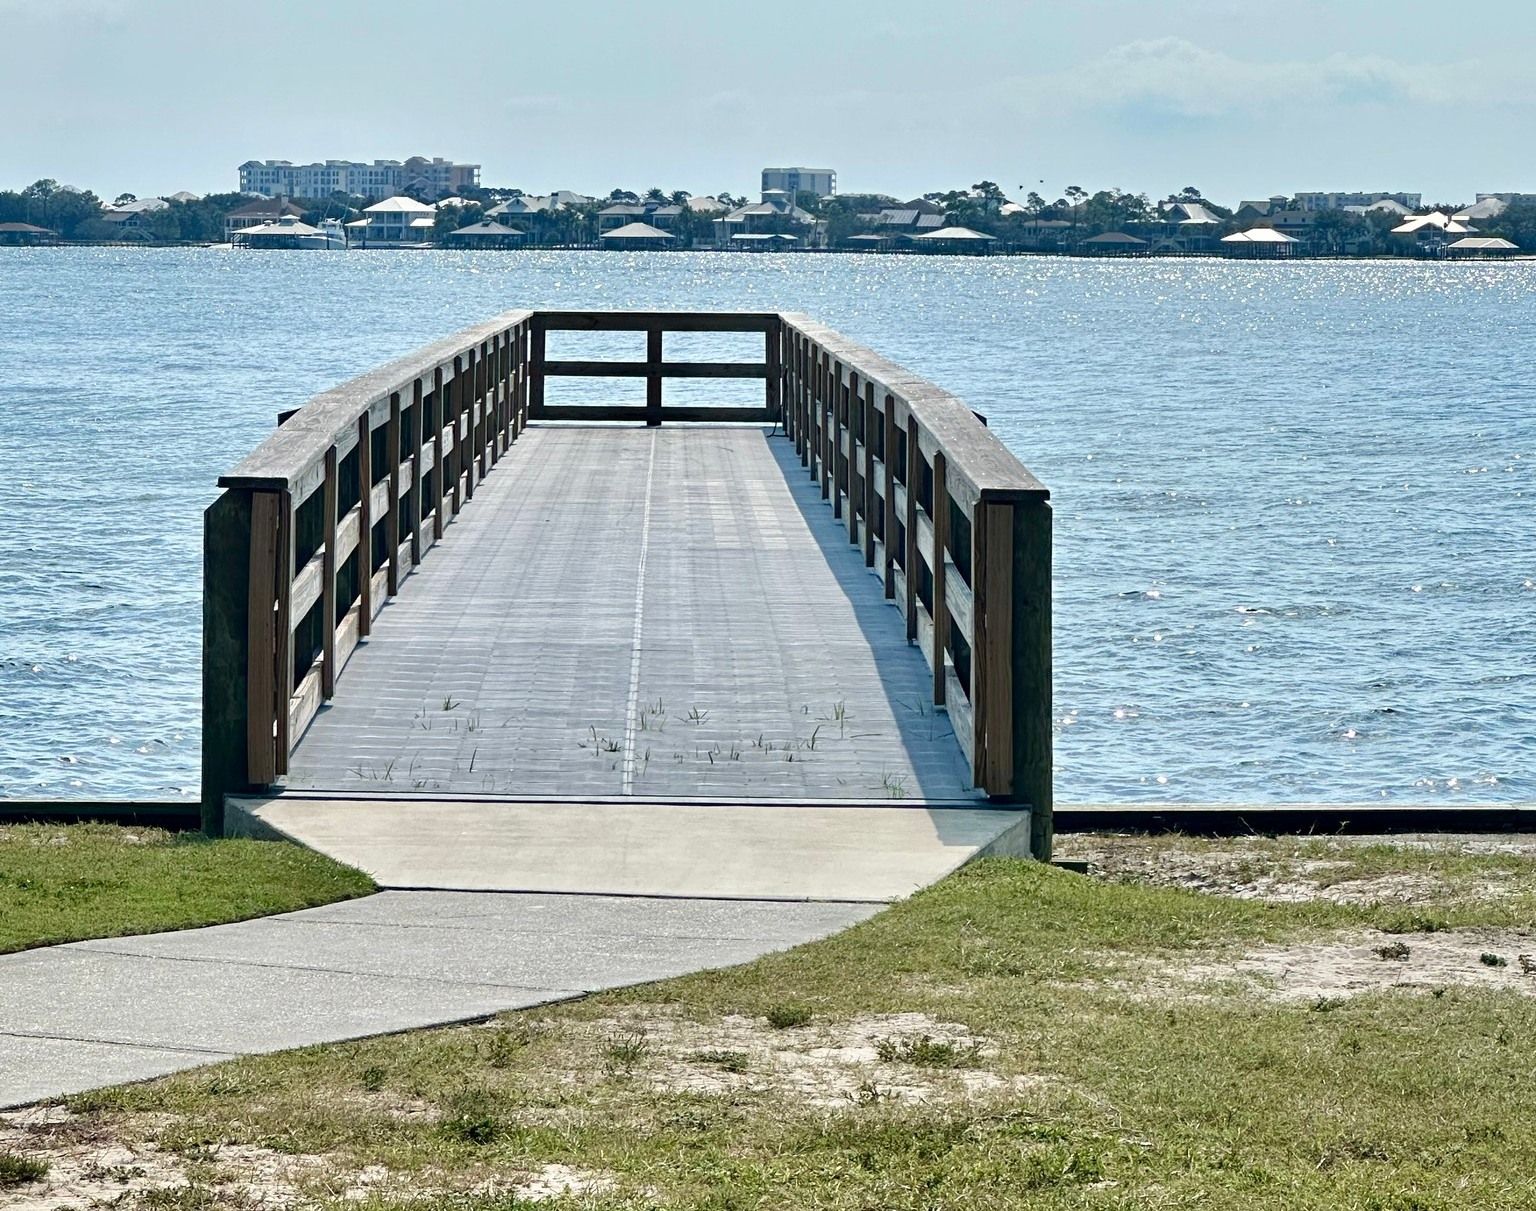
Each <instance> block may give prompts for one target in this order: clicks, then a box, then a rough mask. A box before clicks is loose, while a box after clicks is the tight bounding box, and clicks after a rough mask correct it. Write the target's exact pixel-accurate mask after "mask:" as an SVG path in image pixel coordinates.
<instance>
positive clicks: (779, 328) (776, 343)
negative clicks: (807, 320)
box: [763, 319, 789, 432]
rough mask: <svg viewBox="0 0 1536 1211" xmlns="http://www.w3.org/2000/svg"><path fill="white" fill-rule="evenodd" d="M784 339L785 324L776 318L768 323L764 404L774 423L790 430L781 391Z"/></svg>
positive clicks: (765, 351)
mask: <svg viewBox="0 0 1536 1211" xmlns="http://www.w3.org/2000/svg"><path fill="white" fill-rule="evenodd" d="M782 340H783V325H782V323H781V322H780V321H779V320H777V319H775V320H774V321H773V322H772V323H771V324H769V325H768V331H767V333H766V334H765V335H764V337H763V360H764V361H765V362H766V363H767V365H768V378H767V380H766V381H765V382H764V384H763V406H764V407H766V408H767V409H768V411H769V412H770V413H771V414H772V416H773V421H774V423H775V424H777V425H784V428H785V432H788V431H789V430H788V426H787V425H785V423H784V413H783V410H782V408H781V406H780V400H781V399H782V398H783V395H782V393H781V391H780V387H781V386H782V384H781V383H780V382H779V376H780V375H781V374H782V373H783V357H782V345H781V341H782Z"/></svg>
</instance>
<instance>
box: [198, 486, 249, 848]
mask: <svg viewBox="0 0 1536 1211" xmlns="http://www.w3.org/2000/svg"><path fill="white" fill-rule="evenodd" d="M250 550H251V493H250V492H247V491H244V490H240V489H230V490H229V491H227V492H225V493H223V494H222V495H221V496H220V497H219V498H218V499H217V500H215V501H214V502H213V504H211V505H209V506H208V508H207V510H206V511H205V512H204V513H203V769H202V819H203V831H204V832H205V833H207V834H208V835H209V836H210V837H219V836H223V834H224V796H225V795H227V794H230V793H232V792H235V791H240V790H244V789H246V787H247V768H248V765H249V748H248V743H247V739H248V738H247V725H246V699H247V695H248V692H249V690H248V681H247V667H248V665H249V661H250V646H249V645H250V629H251V618H250V600H251V581H250V576H251V555H250Z"/></svg>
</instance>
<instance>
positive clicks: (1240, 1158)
mask: <svg viewBox="0 0 1536 1211" xmlns="http://www.w3.org/2000/svg"><path fill="white" fill-rule="evenodd" d="M1062 850H1063V852H1064V853H1068V854H1072V853H1074V852H1075V853H1076V854H1077V855H1078V856H1082V857H1087V858H1089V859H1090V860H1091V862H1092V863H1093V868H1094V869H1095V870H1096V871H1098V872H1101V873H1102V875H1103V876H1104V877H1100V876H1099V875H1098V874H1096V875H1094V876H1091V877H1084V876H1081V875H1075V874H1070V873H1067V872H1064V871H1061V870H1055V869H1050V868H1046V867H1042V866H1038V865H1031V864H1025V863H1016V862H1009V861H989V862H984V863H980V864H978V865H976V866H974V867H971V868H968V869H966V870H964V871H962V872H961V873H959V874H958V875H956V876H954V877H952V878H950V879H949V880H947V881H945V882H944V883H942V884H940V885H938V886H936V887H934V888H932V889H931V890H929V891H927V892H924V893H922V894H920V895H918V896H916V897H914V898H913V899H911V900H909V901H907V902H904V903H902V904H900V905H898V906H896V907H894V908H892V909H891V910H890V911H888V912H886V913H884V914H882V915H880V916H878V917H876V918H873V919H872V920H870V921H869V922H868V923H866V924H864V925H861V926H859V927H856V928H854V929H852V930H850V931H848V932H847V933H844V934H842V935H839V936H837V937H835V938H832V939H829V940H826V941H823V942H819V943H815V944H812V945H809V946H804V947H801V948H799V949H797V950H794V951H791V952H788V953H785V954H781V955H776V956H772V957H769V958H766V959H763V960H760V961H758V962H755V963H752V964H749V965H747V966H744V967H739V968H736V969H733V970H729V971H724V972H714V973H706V974H701V975H697V976H691V977H687V978H684V979H679V980H672V981H668V982H666V983H661V984H654V985H650V986H645V987H640V988H635V989H631V990H628V991H624V992H620V993H612V994H606V995H602V996H597V997H593V998H590V999H589V1000H587V1001H584V1002H581V1003H577V1004H571V1005H567V1006H563V1007H559V1008H555V1009H550V1010H543V1011H536V1012H532V1013H526V1014H516V1015H506V1016H503V1017H501V1018H498V1019H495V1020H493V1021H491V1022H489V1023H487V1024H484V1025H479V1026H470V1027H461V1028H454V1029H445V1030H436V1031H427V1032H420V1033H416V1034H411V1035H404V1036H398V1037H394V1038H387V1039H378V1040H374V1041H369V1042H362V1043H356V1044H348V1045H344V1046H333V1047H324V1048H313V1049H308V1050H304V1051H299V1052H291V1053H287V1054H283V1055H278V1056H272V1057H267V1058H261V1059H250V1060H242V1061H239V1062H235V1063H231V1064H227V1065H223V1066H221V1067H218V1068H213V1069H206V1070H202V1071H197V1072H190V1073H185V1074H182V1075H180V1076H176V1077H173V1078H170V1079H166V1080H162V1081H159V1082H156V1083H154V1084H151V1085H147V1086H139V1087H133V1088H125V1089H119V1090H111V1091H106V1092H102V1093H98V1094H93V1095H87V1096H83V1097H79V1098H75V1099H72V1100H70V1101H69V1102H68V1103H67V1104H66V1107H65V1108H60V1109H51V1110H43V1111H34V1112H32V1113H33V1115H34V1116H36V1117H35V1118H34V1120H32V1124H31V1125H29V1123H28V1122H27V1121H23V1120H19V1119H11V1120H7V1121H5V1122H3V1123H0V1149H9V1150H11V1151H12V1152H15V1153H17V1154H23V1155H27V1156H31V1157H33V1158H35V1159H37V1160H39V1161H44V1162H48V1163H49V1164H51V1166H52V1172H51V1173H50V1175H49V1176H48V1177H47V1178H46V1179H45V1180H44V1182H43V1183H40V1184H37V1185H36V1186H35V1187H34V1189H35V1190H37V1191H41V1190H45V1189H47V1185H48V1183H57V1182H65V1181H67V1180H76V1181H78V1182H79V1183H82V1185H90V1183H92V1182H95V1183H97V1185H95V1186H90V1188H91V1189H92V1190H97V1189H98V1187H100V1190H99V1193H101V1194H102V1195H103V1196H107V1195H110V1196H114V1197H115V1196H117V1195H122V1196H123V1205H125V1206H135V1205H140V1206H171V1205H174V1206H178V1207H181V1206H185V1207H203V1206H241V1205H246V1204H248V1203H250V1202H252V1201H254V1200H257V1199H266V1200H269V1201H272V1200H281V1201H284V1202H285V1204H286V1205H290V1206H305V1207H336V1208H339V1207H343V1206H346V1207H363V1208H374V1209H383V1208H405V1207H412V1208H450V1207H451V1208H470V1209H483V1211H490V1209H492V1208H509V1207H512V1206H514V1205H521V1202H522V1201H529V1200H532V1199H535V1198H563V1199H564V1200H565V1201H564V1203H563V1204H561V1205H571V1206H582V1207H591V1208H615V1209H617V1208H637V1207H686V1208H700V1209H704V1208H709V1209H716V1211H718V1209H723V1208H737V1207H741V1208H746V1207H753V1208H756V1207H773V1208H778V1207H784V1208H789V1207H820V1208H849V1209H852V1208H874V1207H879V1208H912V1209H914V1211H915V1209H917V1208H930V1207H945V1208H977V1209H981V1208H987V1209H989V1211H990V1209H992V1208H999V1207H1030V1208H1062V1209H1066V1208H1120V1209H1125V1211H1129V1209H1131V1208H1137V1209H1140V1208H1147V1207H1187V1206H1209V1207H1223V1208H1225V1207H1233V1208H1237V1207H1241V1208H1245V1209H1246V1208H1259V1209H1273V1211H1280V1209H1282V1208H1283V1209H1285V1211H1291V1209H1294V1208H1313V1209H1317V1211H1322V1209H1324V1208H1326V1209H1329V1211H1333V1209H1335V1208H1354V1209H1362V1211H1363V1209H1365V1208H1373V1209H1377V1211H1385V1209H1397V1211H1407V1209H1409V1208H1418V1209H1438V1208H1445V1209H1447V1211H1449V1209H1450V1208H1467V1207H1500V1208H1505V1207H1530V1206H1536V1121H1533V1116H1532V1115H1531V1113H1530V1109H1531V1107H1532V1105H1533V1099H1536V1068H1533V1066H1532V1064H1531V1063H1530V1054H1529V1048H1530V1040H1531V1039H1532V1038H1533V1037H1536V996H1533V995H1531V994H1533V993H1536V975H1530V974H1526V972H1525V971H1524V969H1523V968H1522V966H1521V964H1520V960H1519V955H1520V953H1521V951H1520V949H1519V947H1520V946H1526V949H1527V950H1528V951H1536V943H1531V944H1526V943H1517V942H1516V941H1515V939H1516V938H1517V937H1518V936H1520V931H1521V930H1524V929H1527V928H1529V923H1530V922H1531V921H1532V920H1533V915H1532V914H1533V911H1536V856H1533V854H1532V853H1531V852H1530V851H1528V850H1524V849H1516V850H1513V851H1511V852H1477V851H1476V850H1475V849H1473V850H1470V851H1466V852H1463V851H1461V850H1455V849H1451V850H1447V849H1445V848H1426V847H1424V846H1420V845H1415V844H1411V843H1403V844H1367V845H1362V844H1359V843H1356V842H1337V843H1322V842H1306V843H1301V844H1298V843H1293V842H1262V841H1242V842H1214V843H1183V842H1179V843H1169V842H1161V843H1145V842H1138V841H1120V840H1106V839H1099V838H1065V839H1063V842H1062ZM1160 864H1166V866H1167V867H1168V868H1169V869H1172V870H1177V871H1182V872H1184V874H1185V875H1187V874H1188V872H1189V871H1190V870H1191V869H1192V868H1193V867H1194V866H1195V865H1196V864H1203V867H1204V868H1205V869H1206V870H1207V871H1221V870H1227V871H1228V872H1229V873H1228V874H1225V875H1222V876H1221V877H1220V879H1216V878H1215V877H1214V876H1213V881H1212V882H1211V883H1210V884H1208V885H1207V886H1206V888H1205V889H1203V890H1194V889H1192V888H1190V887H1186V886H1168V885H1166V884H1167V882H1168V879H1166V878H1163V877H1161V876H1160V875H1159V874H1158V868H1159V865H1160ZM1328 864H1336V865H1328ZM1239 867H1240V868H1241V869H1240V870H1238V869H1236V868H1239ZM1270 876H1274V878H1275V880H1276V881H1277V883H1283V884H1284V887H1285V891H1284V894H1283V895H1282V894H1273V895H1268V894H1266V895H1263V896H1261V895H1257V894H1250V890H1249V889H1250V886H1251V885H1252V884H1254V883H1255V881H1256V880H1259V879H1263V878H1268V877H1270ZM1399 878H1403V879H1407V880H1410V881H1412V884H1413V886H1414V889H1415V890H1414V891H1413V893H1412V895H1411V897H1406V898H1405V897H1404V896H1402V895H1399V894H1398V893H1397V892H1395V891H1393V890H1392V889H1393V888H1394V887H1396V886H1397V884H1395V883H1393V882H1392V880H1395V879H1399ZM1222 880H1225V882H1223V881H1222ZM1371 881H1375V887H1376V891H1375V892H1374V893H1369V894H1368V893H1366V892H1365V891H1364V888H1365V887H1367V886H1369V885H1370V884H1371ZM1341 889H1344V890H1349V892H1350V894H1344V890H1341ZM1355 891H1359V892H1360V893H1361V894H1359V895H1356V894H1354V892H1355ZM1489 935H1497V936H1501V937H1503V939H1504V941H1503V942H1502V943H1500V944H1499V946H1500V948H1499V950H1498V951H1497V954H1498V955H1499V956H1500V957H1503V958H1505V960H1506V962H1505V965H1504V966H1503V967H1496V966H1492V965H1488V964H1486V963H1484V962H1483V960H1482V959H1481V958H1480V954H1479V952H1478V950H1477V946H1478V945H1479V943H1478V939H1480V938H1483V937H1485V936H1489ZM1367 938H1381V939H1383V941H1379V942H1376V943H1374V944H1373V945H1366V944H1364V942H1363V941H1362V940H1363V939H1367ZM1426 939H1431V940H1441V941H1445V940H1454V941H1458V942H1462V943H1466V945H1465V946H1464V947H1463V950H1462V952H1461V953H1462V957H1461V959H1460V960H1459V962H1460V964H1461V965H1460V966H1459V967H1457V966H1455V965H1454V964H1453V965H1450V966H1446V965H1444V964H1443V963H1442V965H1441V966H1437V967H1432V968H1429V969H1421V968H1420V967H1418V966H1417V960H1418V958H1419V955H1420V948H1421V946H1423V945H1426V944H1427V943H1426V941H1425V940H1426ZM1394 942H1395V943H1401V945H1402V946H1405V947H1406V948H1407V949H1408V952H1409V953H1408V955H1407V956H1406V957H1404V956H1402V955H1401V953H1400V951H1399V950H1398V949H1396V948H1394V947H1393V946H1392V944H1393V943H1394ZM1375 947H1380V948H1381V949H1380V950H1379V951H1378V950H1376V949H1375ZM1338 948H1353V949H1356V950H1358V951H1359V953H1358V954H1357V955H1356V957H1355V958H1354V959H1353V960H1352V961H1353V962H1355V963H1356V964H1357V966H1358V968H1359V969H1360V970H1362V971H1365V972H1371V971H1380V972H1386V973H1390V977H1391V978H1390V980H1387V981H1374V982H1373V981H1364V982H1362V983H1359V984H1358V985H1356V986H1353V987H1346V988H1340V989H1338V990H1336V991H1334V992H1332V993H1330V994H1328V995H1316V996H1314V995H1308V996H1303V997H1295V996H1291V995H1288V993H1287V987H1286V981H1287V978H1288V977H1287V975H1286V973H1285V972H1279V973H1276V972H1273V971H1270V972H1265V971H1262V970H1257V969H1255V968H1254V967H1253V957H1254V956H1256V955H1264V954H1272V953H1275V952H1277V951H1279V950H1282V949H1284V950H1286V951H1288V952H1289V953H1290V954H1291V955H1293V956H1296V957H1295V958H1294V960H1293V966H1294V965H1296V964H1301V965H1304V964H1305V963H1306V962H1307V961H1308V960H1307V959H1306V958H1305V956H1306V955H1308V954H1316V953H1320V952H1330V951H1331V950H1333V949H1338ZM1483 949H1485V950H1487V952H1488V953H1490V954H1492V953H1495V951H1494V950H1493V949H1492V948H1491V947H1486V946H1485V947H1484V948H1483ZM1437 961H1438V960H1437ZM1482 972H1486V973H1489V974H1490V975H1491V976H1492V977H1496V979H1497V981H1498V982H1487V981H1485V980H1484V979H1483V978H1482V976H1481V975H1480V974H1479V973H1482ZM109 1154H110V1156H111V1157H115V1158H117V1159H115V1160H112V1161H111V1162H110V1164H113V1165H118V1164H120V1165H122V1166H126V1168H124V1169H123V1170H121V1171H120V1172H118V1174H117V1176H115V1177H112V1178H110V1179H109V1178H106V1177H103V1176H101V1166H102V1165H103V1164H104V1163H106V1162H103V1161H102V1160H101V1158H103V1157H105V1156H108V1155H109ZM93 1158H95V1163H96V1164H97V1165H98V1169H97V1170H96V1171H94V1172H95V1173H96V1176H94V1177H93V1176H90V1175H89V1173H88V1166H89V1165H90V1164H91V1163H93ZM137 1170H142V1171H143V1175H140V1176H133V1174H134V1173H135V1172H136V1171H137ZM70 1174H73V1175H74V1178H73V1179H70V1178H69V1177H68V1175H70ZM124 1174H126V1176H124ZM167 1174H172V1175H174V1177H167V1176H166V1175H167ZM145 1175H149V1176H145ZM109 1181H115V1182H116V1183H117V1184H116V1185H104V1184H103V1183H107V1182H109ZM172 1181H174V1183H176V1184H175V1185H174V1188H172V1187H170V1186H168V1185H167V1183H169V1182H172ZM242 1200H245V1202H244V1203H242ZM5 1205H6V1203H5V1196H4V1195H3V1194H0V1207H3V1206H5ZM47 1205H49V1206H52V1205H55V1202H54V1201H49V1202H48V1203H47Z"/></svg>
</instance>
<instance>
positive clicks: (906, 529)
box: [780, 315, 1052, 856]
mask: <svg viewBox="0 0 1536 1211" xmlns="http://www.w3.org/2000/svg"><path fill="white" fill-rule="evenodd" d="M780 342H781V349H780V361H781V364H782V374H783V378H784V387H783V400H784V407H783V414H784V415H783V419H784V424H785V428H786V431H787V433H788V435H789V437H790V439H791V440H792V441H793V442H794V443H795V449H796V452H797V453H798V454H799V456H800V459H801V462H802V463H803V464H804V465H805V466H806V467H807V468H808V469H809V471H810V474H811V476H812V477H813V478H814V479H816V480H817V481H818V482H819V484H820V485H821V494H822V496H823V498H825V499H826V500H827V501H828V502H829V503H830V504H831V506H832V509H833V512H834V514H835V515H836V516H837V517H839V518H842V519H844V520H845V521H846V523H847V527H848V540H849V542H851V543H853V544H854V545H855V546H857V547H859V548H860V550H861V551H862V552H863V555H864V562H865V564H866V565H867V566H869V567H870V568H872V569H874V570H875V571H876V572H877V573H878V575H879V576H880V578H881V580H882V582H883V584H884V586H885V595H886V597H887V598H890V599H892V600H893V601H894V602H895V604H896V605H897V607H898V608H899V609H900V610H901V612H902V615H903V617H904V618H905V619H906V625H907V639H908V641H909V642H912V643H916V644H917V645H918V646H919V647H920V648H921V649H922V652H923V656H924V657H925V658H926V659H927V661H928V665H929V667H930V668H931V669H932V671H933V701H934V704H935V705H937V706H942V707H944V708H945V710H946V711H947V712H948V714H949V718H950V721H951V723H952V724H953V726H954V730H955V735H956V737H957V738H958V739H959V741H960V746H961V748H962V749H963V750H964V751H965V755H966V758H967V760H968V761H969V762H970V766H971V777H972V781H973V782H974V784H975V785H976V786H977V787H978V788H980V789H981V790H984V791H986V792H987V794H989V795H991V796H993V797H995V798H998V799H1002V800H1009V801H1016V802H1025V803H1028V804H1029V805H1030V806H1031V808H1032V809H1033V817H1032V819H1033V824H1032V830H1033V834H1034V835H1033V837H1032V842H1031V848H1032V851H1033V852H1034V853H1035V854H1037V855H1042V856H1044V855H1048V854H1049V853H1050V847H1051V810H1052V798H1051V761H1052V756H1051V754H1052V743H1051V734H1052V733H1051V726H1052V725H1051V509H1050V493H1049V491H1048V490H1047V489H1046V487H1045V485H1044V484H1042V483H1041V482H1040V481H1039V480H1037V479H1036V478H1035V477H1034V476H1033V475H1031V474H1030V473H1029V472H1028V471H1027V470H1026V469H1025V468H1024V466H1023V465H1022V464H1021V463H1020V462H1019V460H1018V459H1017V458H1015V457H1014V456H1013V454H1012V453H1010V452H1009V450H1008V449H1007V447H1005V446H1004V445H1003V444H1002V442H1000V441H999V440H998V439H997V438H996V437H995V436H994V435H993V434H992V433H991V432H990V431H989V430H988V429H987V428H986V426H985V425H984V424H982V422H981V421H980V420H979V419H978V418H977V416H976V415H975V413H973V412H972V411H971V410H970V409H969V408H967V407H966V406H965V405H964V404H963V403H961V402H960V401H959V400H958V399H956V398H955V397H954V396H952V395H950V394H949V393H948V392H946V391H943V390H941V389H940V388H938V387H936V386H934V385H933V384H932V383H929V382H927V381H925V380H923V379H921V378H919V377H917V376H916V375H914V374H912V373H911V372H910V371H908V370H904V369H902V368H901V367H900V366H897V365H894V364H893V363H891V362H888V361H886V360H885V359H884V358H882V357H881V356H880V355H879V354H877V353H875V352H873V351H872V350H869V349H866V348H864V347H863V346H860V345H857V344H855V343H854V342H852V341H850V340H849V339H848V338H847V337H844V336H842V335H841V334H840V333H837V332H834V331H833V330H832V329H830V328H827V327H825V326H824V325H821V324H818V323H816V322H815V321H814V320H811V319H810V318H808V317H806V316H803V315H784V316H782V317H781V328H780Z"/></svg>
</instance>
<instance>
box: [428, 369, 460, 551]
mask: <svg viewBox="0 0 1536 1211" xmlns="http://www.w3.org/2000/svg"><path fill="white" fill-rule="evenodd" d="M432 398H433V400H435V401H436V403H435V407H436V410H437V414H436V415H435V416H434V417H433V418H432V467H433V473H432V487H433V489H434V490H433V493H432V495H433V496H435V497H436V498H437V499H436V500H435V501H434V502H433V505H432V539H433V541H434V542H435V541H437V540H438V539H439V538H441V537H442V536H443V502H444V501H445V500H447V499H448V467H447V460H446V459H445V458H444V457H443V426H444V425H445V424H447V423H448V422H447V408H446V405H445V403H444V400H443V368H442V367H441V366H439V367H438V368H437V369H435V370H434V371H432ZM454 491H455V492H457V491H458V488H457V487H455V488H454Z"/></svg>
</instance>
